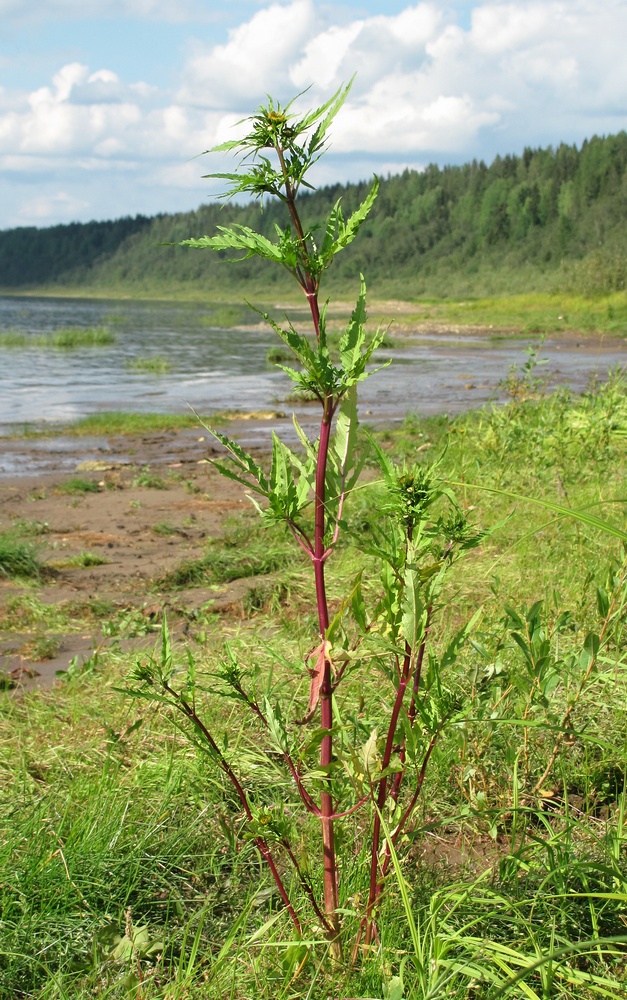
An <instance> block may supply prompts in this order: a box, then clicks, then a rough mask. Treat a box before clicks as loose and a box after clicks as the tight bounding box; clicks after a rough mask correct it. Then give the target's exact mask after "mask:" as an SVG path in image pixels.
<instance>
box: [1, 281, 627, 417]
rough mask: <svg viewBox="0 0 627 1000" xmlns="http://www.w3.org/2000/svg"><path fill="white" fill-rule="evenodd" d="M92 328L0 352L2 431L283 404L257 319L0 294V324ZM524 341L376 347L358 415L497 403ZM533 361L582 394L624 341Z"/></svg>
mask: <svg viewBox="0 0 627 1000" xmlns="http://www.w3.org/2000/svg"><path fill="white" fill-rule="evenodd" d="M255 318H256V317H255ZM277 319H278V321H279V322H280V321H281V319H282V317H281V314H280V313H278V314H277ZM97 326H105V327H108V328H109V330H110V331H111V332H112V333H113V334H114V336H115V342H114V343H113V344H111V345H110V346H104V347H90V348H81V349H78V350H60V349H52V348H34V347H32V348H29V347H26V348H4V347H0V433H2V432H4V433H5V434H6V433H7V432H11V431H13V430H15V425H16V424H18V425H22V424H39V423H42V422H68V421H71V420H74V419H76V418H78V417H82V416H85V415H87V414H90V413H94V412H97V411H102V410H126V411H144V412H146V411H152V412H154V411H162V412H163V411H165V412H178V413H184V412H186V411H187V408H188V406H193V407H194V409H196V410H199V411H200V412H202V413H204V414H211V413H212V412H216V411H223V410H248V411H250V410H263V409H268V408H277V407H279V408H290V409H291V407H290V405H289V404H286V403H285V397H286V396H287V395H288V394H289V391H290V386H291V383H290V382H289V380H288V378H287V376H286V375H285V374H284V373H283V372H281V371H278V370H276V369H275V368H273V367H272V366H270V365H268V363H267V361H266V355H267V352H268V349H269V348H270V347H272V346H274V345H275V344H276V336H275V334H274V333H273V332H272V330H270V329H266V328H265V327H263V326H262V325H261V324H258V323H255V324H251V325H249V326H239V327H237V328H231V329H221V328H218V327H216V326H211V312H210V311H208V310H207V308H204V307H203V306H201V305H197V304H187V303H184V304H178V303H168V302H165V303H155V302H143V301H127V300H122V301H121V300H113V301H107V300H101V299H98V300H89V299H63V298H58V299H57V298H35V297H19V298H17V297H15V298H14V297H9V296H5V297H2V296H0V331H7V330H19V331H22V332H24V333H25V334H27V335H29V336H30V335H32V336H36V335H38V334H39V335H40V334H42V333H44V334H45V333H51V332H54V331H55V330H58V329H63V328H67V327H82V328H86V327H97ZM391 332H392V334H393V333H394V328H393V327H392V331H391ZM530 342H531V339H530V338H523V337H517V338H511V337H508V338H501V339H498V338H494V337H493V336H492V335H491V334H490V333H489V332H487V333H486V334H485V335H484V334H483V333H481V334H474V335H468V334H459V333H454V332H450V331H448V332H447V331H445V330H444V331H437V332H431V333H424V332H421V333H420V334H419V335H417V336H414V337H412V338H410V339H407V338H405V339H404V340H403V341H402V342H401V346H399V347H397V348H395V349H393V350H390V351H388V352H387V354H386V353H385V352H383V351H382V352H381V358H380V359H379V361H380V363H382V362H384V361H385V360H387V359H388V358H392V359H393V363H392V364H391V365H390V366H389V367H385V368H383V369H382V370H381V371H379V372H378V373H377V375H376V378H371V379H367V380H366V381H365V382H364V383H362V386H361V388H360V399H361V412H362V414H364V413H365V414H366V415H367V419H368V420H369V421H371V422H379V421H390V420H395V419H400V418H402V416H404V415H405V414H406V413H407V412H415V413H420V414H433V413H441V412H448V413H455V412H460V411H462V410H466V409H469V408H472V407H477V406H479V405H481V404H482V403H485V402H486V401H487V400H490V399H496V398H498V396H499V389H498V383H499V381H500V380H501V379H502V378H503V377H504V376H505V375H506V373H507V371H508V369H509V367H510V366H511V365H520V364H522V363H523V362H524V360H525V357H526V356H525V347H526V346H527V345H528V344H529V343H530ZM152 356H159V357H163V358H165V359H167V361H168V362H169V365H170V369H169V371H168V372H167V374H163V375H159V374H154V373H150V372H139V371H136V370H133V368H132V363H133V361H135V360H137V359H147V358H150V357H152ZM542 357H544V358H546V359H547V363H546V365H544V366H543V367H542V369H541V373H542V374H543V375H546V376H548V378H549V381H550V383H552V384H566V383H568V384H569V385H571V386H572V387H573V388H575V389H582V388H584V387H585V385H586V384H587V382H588V381H589V380H590V378H591V376H593V375H598V376H600V377H603V376H604V375H605V374H606V373H607V371H608V369H609V368H610V367H612V366H613V365H617V364H618V365H621V366H622V365H624V364H625V362H626V360H627V346H626V344H625V342H624V341H623V340H621V339H618V338H611V339H609V338H608V339H607V340H606V341H599V340H592V339H590V338H587V339H583V338H582V339H581V340H580V341H578V340H577V339H576V338H567V339H564V338H556V339H555V340H550V339H549V340H547V341H546V342H545V343H544V345H543V347H542ZM297 409H298V408H297ZM11 425H12V426H11Z"/></svg>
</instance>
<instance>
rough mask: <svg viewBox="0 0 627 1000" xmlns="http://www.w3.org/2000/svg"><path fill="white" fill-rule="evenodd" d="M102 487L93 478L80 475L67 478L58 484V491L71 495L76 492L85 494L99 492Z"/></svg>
mask: <svg viewBox="0 0 627 1000" xmlns="http://www.w3.org/2000/svg"><path fill="white" fill-rule="evenodd" d="M99 489H100V487H99V486H98V483H97V482H95V481H94V480H93V479H82V478H81V477H80V476H74V477H72V479H67V480H66V481H65V482H64V483H61V484H60V485H59V486H57V491H58V492H59V493H67V494H69V495H70V496H72V495H75V494H85V493H98V491H99Z"/></svg>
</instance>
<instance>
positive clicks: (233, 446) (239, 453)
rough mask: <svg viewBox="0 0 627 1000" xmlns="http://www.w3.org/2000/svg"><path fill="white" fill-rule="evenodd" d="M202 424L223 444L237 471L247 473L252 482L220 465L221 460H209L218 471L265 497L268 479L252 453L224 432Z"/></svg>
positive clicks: (267, 491)
mask: <svg viewBox="0 0 627 1000" xmlns="http://www.w3.org/2000/svg"><path fill="white" fill-rule="evenodd" d="M201 423H202V421H201ZM202 426H203V427H204V428H205V430H207V431H209V433H210V434H212V435H213V437H214V438H215V439H216V441H219V442H220V444H222V445H224V447H225V448H226V449H227V451H228V452H229V453H230V455H231V458H232V460H233V461H234V462H235V465H236V466H237V468H238V469H239V471H240V472H243V473H247V474H248V475H249V476H250V477H251V478H252V482H250V481H249V480H248V479H242V478H241V477H239V476H238V475H237V474H236V473H233V472H232V471H231V470H229V469H228V467H227V466H225V465H222V463H221V462H215V461H213V460H210V461H211V464H212V465H215V466H216V468H217V469H218V472H220V473H221V474H222V475H224V476H227V477H228V478H229V479H235V480H236V481H237V482H240V483H243V484H244V485H245V486H248V487H249V488H250V489H252V490H254V491H255V493H260V494H261V495H262V496H266V497H267V496H268V493H269V483H268V480H267V478H266V475H265V473H264V471H263V469H262V468H261V466H259V465H257V463H256V462H255V460H254V458H253V457H252V455H249V454H248V452H247V451H244V449H243V448H242V446H241V445H239V444H238V443H237V441H234V440H233V439H232V438H229V437H227V435H226V434H222V433H221V432H220V431H216V430H214V429H213V428H212V427H208V426H207V425H206V424H205V423H202Z"/></svg>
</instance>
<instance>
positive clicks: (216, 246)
mask: <svg viewBox="0 0 627 1000" xmlns="http://www.w3.org/2000/svg"><path fill="white" fill-rule="evenodd" d="M216 228H217V229H218V232H219V234H220V235H219V236H201V237H200V238H199V239H189V240H181V242H180V243H178V244H177V246H181V247H193V248H195V249H204V248H209V249H210V250H244V251H245V254H244V257H242V258H240V260H246V258H247V257H254V256H257V257H263V258H264V259H265V260H274V261H276V262H277V263H279V264H285V266H287V267H289V266H291V265H290V264H289V263H288V261H287V258H286V249H285V246H284V245H283V244H282V243H273V242H272V241H271V240H269V239H267V238H266V237H265V236H262V235H261V233H256V232H255V231H254V229H250V228H249V227H248V226H240V225H238V224H234V225H233V226H231V227H228V226H217V227H216Z"/></svg>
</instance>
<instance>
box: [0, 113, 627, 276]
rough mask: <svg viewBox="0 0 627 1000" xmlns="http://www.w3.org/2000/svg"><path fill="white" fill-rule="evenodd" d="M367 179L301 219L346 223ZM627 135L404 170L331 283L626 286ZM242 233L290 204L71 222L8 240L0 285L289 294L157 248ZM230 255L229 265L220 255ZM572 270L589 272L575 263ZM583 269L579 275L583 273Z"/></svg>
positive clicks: (1, 239) (278, 220)
mask: <svg viewBox="0 0 627 1000" xmlns="http://www.w3.org/2000/svg"><path fill="white" fill-rule="evenodd" d="M368 187H369V184H368V182H362V183H357V184H335V185H330V186H327V187H324V188H321V189H319V190H317V191H313V192H311V193H309V194H307V195H306V196H305V197H304V198H303V215H304V217H305V219H306V220H309V221H311V220H316V219H318V220H319V219H321V218H323V217H324V215H325V214H327V213H328V212H329V211H330V209H331V208H332V206H333V204H334V203H335V202H336V201H337V200H338V199H341V200H342V207H343V210H344V213H345V214H347V213H349V212H350V211H351V209H352V208H354V207H356V206H357V204H359V202H360V201H361V200H362V199H363V197H364V195H365V193H366V191H367V189H368ZM626 218H627V133H626V132H620V133H618V134H617V135H611V136H606V137H596V136H595V137H593V138H592V139H590V140H586V141H585V142H584V143H583V144H582V145H581V146H580V147H577V146H571V145H566V144H561V145H559V146H558V147H556V148H553V147H548V148H545V149H530V148H527V149H525V150H524V151H523V153H522V155H520V156H514V155H508V156H497V157H496V159H495V160H494V161H493V162H492V163H491V164H490V165H489V166H488V165H486V164H485V163H484V162H483V161H477V160H473V161H472V162H471V163H466V164H464V165H462V166H446V167H438V166H436V165H434V164H432V165H430V166H429V167H427V168H426V169H425V170H424V171H421V172H418V171H415V170H406V171H404V172H403V173H402V174H399V175H396V176H388V177H387V178H385V179H382V182H381V188H380V193H379V197H378V199H377V201H376V202H375V205H374V208H373V210H372V212H371V214H370V216H369V218H368V220H367V221H366V223H365V224H364V226H363V229H362V238H361V240H360V241H359V243H358V244H356V245H355V246H353V247H350V248H349V249H348V250H347V252H346V254H345V255H344V258H343V259H340V260H338V262H337V264H336V265H335V267H334V269H333V276H332V279H331V280H332V282H336V283H342V284H344V283H346V282H347V281H348V280H349V279H351V280H352V279H354V278H356V277H357V276H358V274H359V272H360V271H364V272H366V273H367V274H368V275H369V278H370V282H371V284H374V285H379V286H381V287H391V288H396V287H397V286H399V285H400V284H403V285H404V286H406V287H407V288H408V289H409V290H410V291H411V292H412V293H414V294H420V292H421V291H423V290H424V287H427V286H429V279H430V277H433V276H434V275H437V274H444V275H446V274H448V275H451V274H457V275H467V276H471V275H472V274H473V273H475V272H477V271H478V270H480V269H481V268H483V269H485V268H492V269H495V270H497V271H498V270H500V271H502V272H503V271H504V272H508V273H512V274H514V273H515V272H516V270H517V269H518V270H520V269H521V268H522V269H526V273H529V272H533V273H537V274H546V273H547V272H555V271H558V270H559V269H560V268H562V269H563V268H564V265H565V263H566V264H568V263H569V262H570V263H571V264H573V265H575V268H576V270H575V272H573V270H572V267H571V269H570V270H568V268H567V269H566V272H565V273H567V274H570V275H571V280H573V279H572V276H573V273H575V280H576V282H577V283H578V286H579V287H580V290H583V291H586V288H585V287H582V283H583V286H585V285H586V282H588V285H589V286H590V287H589V288H588V291H591V292H594V291H612V290H616V289H620V288H624V287H625V284H626V279H627V231H626V229H625V224H624V222H625V219H626ZM233 223H239V224H241V225H245V226H250V227H251V228H255V229H259V230H260V231H262V232H264V233H265V234H267V235H268V236H270V237H274V236H275V233H276V228H275V227H276V226H279V227H283V226H284V225H285V224H286V223H287V220H286V218H285V213H284V207H283V206H282V205H280V204H269V205H266V206H263V208H262V209H260V208H259V206H258V205H257V204H252V203H251V204H249V205H236V204H233V203H223V202H212V203H209V204H207V205H204V206H202V207H201V208H199V209H198V210H196V211H193V212H186V213H178V214H175V215H165V214H161V215H158V216H156V217H153V218H146V217H145V216H136V217H135V218H124V219H117V220H115V221H112V222H88V223H72V224H70V225H57V226H52V227H49V228H44V229H36V228H34V227H28V228H25V227H22V228H18V229H9V230H5V231H2V232H0V288H4V289H7V290H8V289H17V288H21V289H25V288H28V287H37V286H42V285H46V286H48V285H58V286H64V285H65V286H70V285H72V286H80V285H86V286H100V287H107V286H109V287H118V286H120V285H122V286H128V287H129V288H133V287H135V288H138V287H142V288H144V289H150V288H151V287H153V286H154V287H155V288H157V287H159V288H167V287H173V286H176V285H189V284H193V283H196V282H203V283H204V284H205V285H206V286H207V287H208V288H211V289H212V290H213V291H215V290H218V291H219V290H224V291H229V292H231V291H234V290H235V289H236V288H241V287H242V286H243V285H245V284H247V283H250V282H254V283H256V284H264V285H266V284H270V286H272V285H273V284H276V285H277V286H280V285H281V278H280V275H279V276H278V277H277V276H275V275H274V271H273V270H272V269H271V268H269V267H268V266H267V264H266V262H264V261H260V260H258V259H251V260H247V261H245V262H243V264H241V265H240V266H239V267H238V268H237V269H232V268H231V267H229V266H225V262H224V261H223V262H221V261H220V259H219V257H218V258H217V257H216V255H214V254H209V253H206V252H199V251H198V250H193V249H186V248H180V247H167V246H159V244H164V243H176V242H178V241H179V240H183V239H186V238H188V237H199V236H203V235H205V234H213V233H214V232H215V229H216V226H219V225H232V224H233ZM223 256H224V255H223ZM577 262H580V263H579V264H577ZM577 268H578V270H577Z"/></svg>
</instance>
